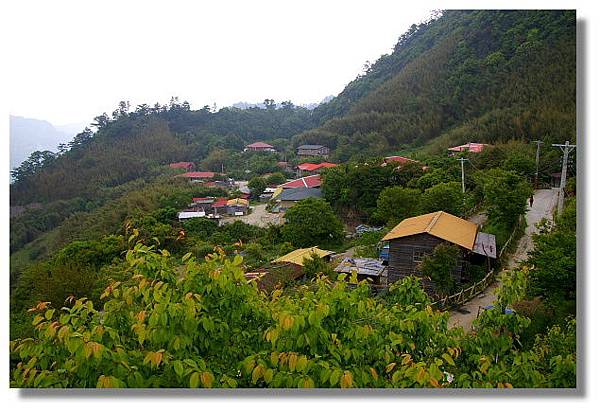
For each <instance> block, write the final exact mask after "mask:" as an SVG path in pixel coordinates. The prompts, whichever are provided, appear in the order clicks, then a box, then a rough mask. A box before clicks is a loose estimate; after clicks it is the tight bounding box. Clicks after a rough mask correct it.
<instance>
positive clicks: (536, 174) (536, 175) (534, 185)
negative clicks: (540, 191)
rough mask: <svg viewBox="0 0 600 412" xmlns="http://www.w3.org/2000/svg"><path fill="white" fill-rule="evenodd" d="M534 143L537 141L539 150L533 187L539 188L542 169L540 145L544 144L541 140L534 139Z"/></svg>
mask: <svg viewBox="0 0 600 412" xmlns="http://www.w3.org/2000/svg"><path fill="white" fill-rule="evenodd" d="M533 143H537V150H536V152H535V180H534V182H533V188H534V189H537V188H538V174H539V171H540V146H541V145H542V144H544V142H542V141H541V140H534V141H533Z"/></svg>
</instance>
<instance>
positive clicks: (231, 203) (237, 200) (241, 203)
mask: <svg viewBox="0 0 600 412" xmlns="http://www.w3.org/2000/svg"><path fill="white" fill-rule="evenodd" d="M248 204H249V203H248V201H247V200H246V199H241V198H239V197H238V198H235V199H230V200H228V201H227V206H246V207H248Z"/></svg>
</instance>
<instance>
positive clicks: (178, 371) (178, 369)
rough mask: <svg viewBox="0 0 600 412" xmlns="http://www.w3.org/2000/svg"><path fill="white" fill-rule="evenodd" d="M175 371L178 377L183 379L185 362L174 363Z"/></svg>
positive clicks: (177, 361)
mask: <svg viewBox="0 0 600 412" xmlns="http://www.w3.org/2000/svg"><path fill="white" fill-rule="evenodd" d="M173 369H174V370H175V373H176V374H177V376H179V377H181V376H182V375H183V362H181V361H180V360H176V361H175V362H173Z"/></svg>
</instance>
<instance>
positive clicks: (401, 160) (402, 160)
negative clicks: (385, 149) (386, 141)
mask: <svg viewBox="0 0 600 412" xmlns="http://www.w3.org/2000/svg"><path fill="white" fill-rule="evenodd" d="M385 161H386V162H398V163H400V164H404V163H408V162H414V163H417V161H416V160H413V159H409V158H408V157H404V156H388V157H386V158H385Z"/></svg>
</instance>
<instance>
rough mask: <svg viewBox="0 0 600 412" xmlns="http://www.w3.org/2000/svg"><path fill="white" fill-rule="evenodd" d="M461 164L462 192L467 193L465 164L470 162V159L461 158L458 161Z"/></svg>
mask: <svg viewBox="0 0 600 412" xmlns="http://www.w3.org/2000/svg"><path fill="white" fill-rule="evenodd" d="M456 160H458V161H459V162H460V170H461V172H462V191H463V193H465V162H467V161H469V159H464V158H462V157H461V158H460V159H456Z"/></svg>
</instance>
